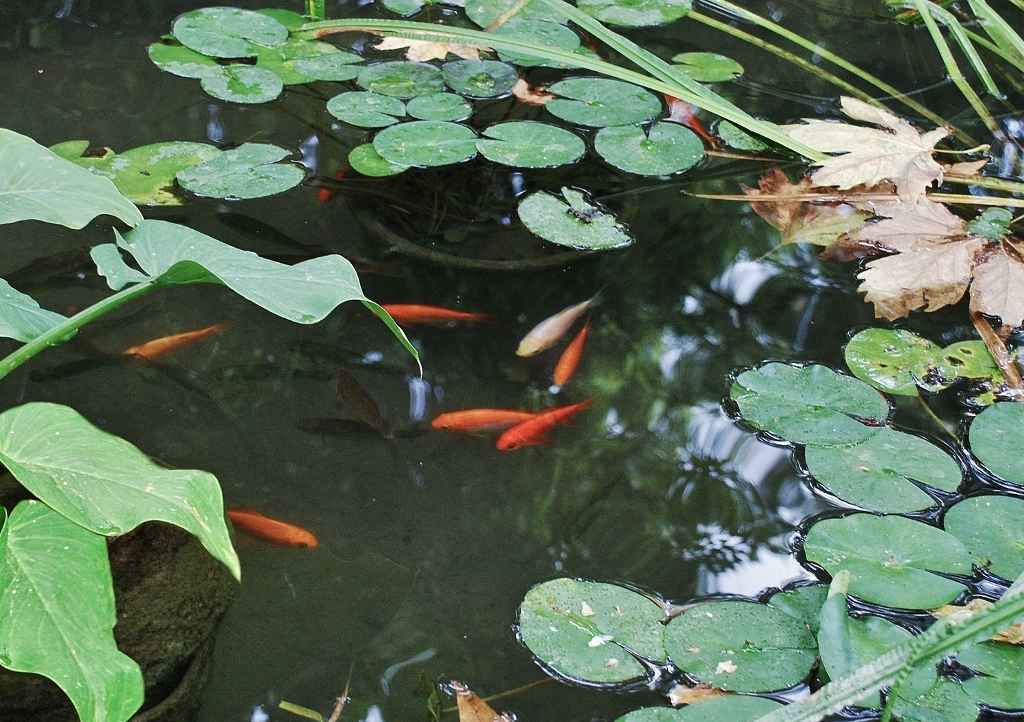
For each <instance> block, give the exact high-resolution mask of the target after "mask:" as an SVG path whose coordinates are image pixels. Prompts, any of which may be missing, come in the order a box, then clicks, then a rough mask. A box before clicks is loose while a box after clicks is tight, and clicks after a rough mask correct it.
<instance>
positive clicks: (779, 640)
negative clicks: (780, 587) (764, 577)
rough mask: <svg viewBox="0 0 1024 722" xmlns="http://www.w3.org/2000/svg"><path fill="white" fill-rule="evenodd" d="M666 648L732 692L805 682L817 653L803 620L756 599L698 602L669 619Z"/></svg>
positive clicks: (685, 668)
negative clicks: (759, 602) (760, 602)
mask: <svg viewBox="0 0 1024 722" xmlns="http://www.w3.org/2000/svg"><path fill="white" fill-rule="evenodd" d="M665 649H666V651H667V652H668V654H669V657H670V658H671V659H672V661H673V662H675V663H676V665H677V666H678V667H679V668H680V669H682V670H683V671H685V672H689V673H690V674H692V675H693V676H694V677H696V678H697V679H699V680H700V681H701V682H704V683H706V684H710V685H711V686H712V687H716V688H717V689H724V690H727V691H731V692H774V691H776V690H781V689H787V688H789V687H792V686H793V685H795V684H799V683H800V681H802V680H803V679H804V678H806V677H807V675H808V674H809V673H810V671H811V667H812V666H814V661H815V657H816V653H817V644H816V643H815V641H814V635H812V634H811V632H810V630H809V629H807V627H806V625H804V624H803V623H802V622H801V621H800V620H798V619H795V618H794V617H792V616H790V615H789V614H786V613H785V612H783V611H781V610H779V609H776V608H774V607H769V606H766V605H764V604H758V603H756V602H744V601H733V600H729V601H715V602H708V603H705V604H698V605H696V606H694V607H692V608H690V609H688V610H686V611H685V612H683V613H682V614H681V615H679V616H678V617H675V618H674V619H673V620H672V621H671V622H669V624H668V627H667V628H666V629H665Z"/></svg>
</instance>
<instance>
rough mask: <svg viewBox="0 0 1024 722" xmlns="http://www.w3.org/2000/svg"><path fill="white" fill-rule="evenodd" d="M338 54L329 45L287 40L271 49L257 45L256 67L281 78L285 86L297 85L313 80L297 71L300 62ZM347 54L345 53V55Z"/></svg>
mask: <svg viewBox="0 0 1024 722" xmlns="http://www.w3.org/2000/svg"><path fill="white" fill-rule="evenodd" d="M338 54H339V51H338V49H337V48H336V47H334V46H333V45H331V44H330V43H323V42H318V41H316V40H300V39H298V38H289V39H288V40H286V41H285V42H283V43H279V44H278V45H275V46H274V47H272V48H264V47H262V46H259V45H257V46H256V58H257V60H256V67H258V68H263V69H264V70H269V71H271V72H272V73H274V74H275V75H277V76H278V77H279V78H281V82H282V83H284V84H285V85H298V84H300V83H308V82H309V81H310V80H313V78H312V77H310V76H308V75H305V74H304V73H302V72H300V71H299V69H298V67H297V66H298V63H299V61H300V60H312V59H315V58H324V57H328V56H330V55H338ZM349 54H350V53H346V55H349ZM356 57H358V56H356ZM356 75H357V73H355V72H353V73H352V74H351V75H350V76H349V77H350V78H354V77H356Z"/></svg>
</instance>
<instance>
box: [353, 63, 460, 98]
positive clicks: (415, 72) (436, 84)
mask: <svg viewBox="0 0 1024 722" xmlns="http://www.w3.org/2000/svg"><path fill="white" fill-rule="evenodd" d="M356 82H357V83H358V84H359V86H360V87H362V88H363V89H365V90H369V91H370V92H371V93H377V94H378V95H390V96H391V97H393V98H405V99H408V98H415V97H416V96H417V95H430V94H431V93H440V92H441V91H442V90H444V77H443V76H442V75H441V71H440V70H438V69H437V68H435V67H434V66H433V65H431V64H430V63H410V62H406V61H404V60H389V61H386V62H383V63H374V64H373V65H367V66H366V67H364V68H362V69H361V70H360V71H359V76H358V78H357V79H356Z"/></svg>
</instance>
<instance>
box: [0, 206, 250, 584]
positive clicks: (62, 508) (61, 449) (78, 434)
mask: <svg viewBox="0 0 1024 722" xmlns="http://www.w3.org/2000/svg"><path fill="white" fill-rule="evenodd" d="M152 222H153V221H150V223H152ZM0 460H2V461H3V463H4V466H6V467H7V468H8V469H9V470H10V472H11V473H12V474H13V475H14V477H15V478H16V479H17V480H18V481H19V482H20V483H21V485H22V486H24V487H25V488H26V489H28V490H29V491H31V492H32V493H33V494H34V495H35V496H36V497H38V498H39V499H40V500H41V501H43V502H44V503H46V504H47V505H48V506H50V507H51V508H52V509H54V510H55V511H57V512H58V513H60V514H61V515H62V516H64V517H66V518H67V519H70V520H71V521H73V522H75V523H76V524H78V525H79V526H82V527H84V528H85V529H88V530H89V531H92V532H95V533H97V534H104V535H107V536H113V535H117V534H124V533H125V532H128V531H131V530H132V529H134V528H135V527H137V526H138V525H139V524H141V523H143V522H145V521H150V520H157V521H165V522H167V523H169V524H174V525H176V526H179V527H181V528H182V529H185V530H186V531H189V532H191V533H192V534H195V535H196V537H198V538H199V540H200V541H201V542H202V544H203V546H204V547H206V549H207V551H209V552H210V554H212V555H213V556H214V558H216V559H218V560H220V561H221V562H223V564H224V565H225V566H226V567H227V568H228V569H230V570H231V573H232V574H234V575H235V577H236V578H240V575H241V570H240V567H239V564H238V556H237V555H236V554H235V550H234V548H233V547H232V546H231V538H230V536H229V534H228V528H227V524H226V523H225V522H224V500H223V498H222V497H221V493H220V484H218V483H217V479H216V477H214V476H213V474H210V473H208V472H205V471H196V470H191V469H174V470H172V469H165V468H163V467H162V466H157V465H156V464H154V463H153V462H152V461H150V459H149V457H148V456H146V455H145V454H143V453H142V452H141V451H139V450H138V449H137V448H135V447H134V446H132V445H131V444H129V443H128V442H127V441H125V440H124V439H121V438H119V437H117V436H114V435H113V434H108V433H107V432H105V431H101V430H100V429H98V428H96V427H95V426H93V425H92V424H90V423H89V422H88V421H86V420H85V419H84V418H82V416H81V415H80V414H79V413H78V412H77V411H75V410H74V409H71V408H68V407H67V406H62V405H60V404H51V403H44V402H35V403H28V404H23V405H21V406H16V407H14V408H13V409H8V410H7V411H4V412H3V413H2V414H0Z"/></svg>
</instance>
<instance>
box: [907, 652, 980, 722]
mask: <svg viewBox="0 0 1024 722" xmlns="http://www.w3.org/2000/svg"><path fill="white" fill-rule="evenodd" d="M893 713H894V714H896V715H897V716H898V719H899V720H900V722H904V721H905V722H974V720H975V719H977V717H978V704H977V702H975V701H974V700H973V699H971V698H970V697H969V696H968V694H967V693H966V692H965V691H964V688H963V686H961V684H960V683H959V682H956V681H954V680H951V679H947V678H946V677H940V676H939V675H938V674H936V669H935V665H934V664H929V665H922V666H920V667H917V668H916V669H914V670H913V671H912V672H911V673H910V675H909V677H907V679H905V680H904V681H903V684H902V685H901V686H900V689H899V690H898V691H897V695H896V701H895V703H894V704H893Z"/></svg>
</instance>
